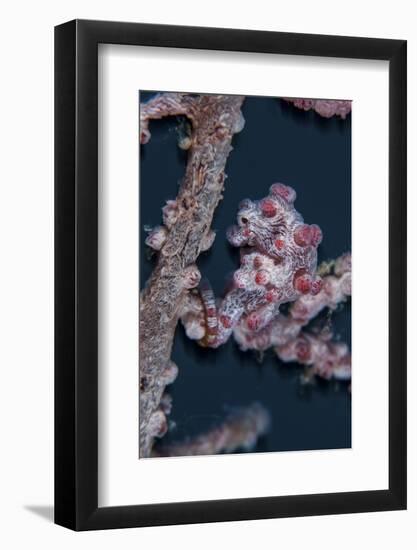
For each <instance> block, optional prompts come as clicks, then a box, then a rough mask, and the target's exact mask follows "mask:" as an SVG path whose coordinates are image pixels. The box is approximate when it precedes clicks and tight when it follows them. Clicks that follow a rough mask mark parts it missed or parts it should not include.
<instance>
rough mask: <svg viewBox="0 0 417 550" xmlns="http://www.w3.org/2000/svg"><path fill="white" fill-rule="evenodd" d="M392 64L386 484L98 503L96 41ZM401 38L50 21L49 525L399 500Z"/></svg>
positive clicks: (303, 510)
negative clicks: (141, 502)
mask: <svg viewBox="0 0 417 550" xmlns="http://www.w3.org/2000/svg"><path fill="white" fill-rule="evenodd" d="M106 43H107V44H109V43H111V44H124V45H145V46H160V47H175V48H195V49H204V50H230V51H240V52H259V53H270V54H290V55H303V56H306V55H308V56H321V57H339V58H354V59H374V60H387V61H388V62H389V404H388V406H389V488H388V489H387V490H376V491H358V492H347V493H346V492H345V493H334V494H306V495H296V496H273V497H262V498H244V499H231V500H217V501H200V502H181V503H169V504H152V505H137V506H118V507H98V498H97V494H98V468H97V464H98V447H97V434H98V409H97V404H98V393H97V388H98V350H97V335H98V329H97V326H98V316H97V307H98V291H97V275H98V250H97V248H98V151H97V146H98V132H97V128H98V109H97V105H98V61H97V60H98V45H99V44H106ZM406 48H407V43H406V41H404V40H386V39H374V38H356V37H341V36H322V35H310V34H292V33H280V32H264V31H261V32H260V31H247V30H236V29H215V28H197V27H180V26H165V25H148V24H142V23H118V22H106V21H85V20H74V21H70V22H68V23H64V24H62V25H59V26H57V27H56V28H55V523H57V524H59V525H62V526H65V527H68V528H70V529H74V530H77V531H78V530H91V529H108V528H124V527H140V526H152V525H169V524H183V523H200V522H215V521H236V520H249V519H261V518H279V517H289V516H309V515H323V514H341V513H352V512H371V511H383V510H402V509H405V508H406V492H407V484H406V454H407V453H406V408H407V405H406V136H407V132H406V113H407V107H406V55H407V54H406Z"/></svg>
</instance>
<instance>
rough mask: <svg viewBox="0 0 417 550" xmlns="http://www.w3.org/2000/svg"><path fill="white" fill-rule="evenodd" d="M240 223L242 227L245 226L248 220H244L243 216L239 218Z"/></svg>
mask: <svg viewBox="0 0 417 550" xmlns="http://www.w3.org/2000/svg"><path fill="white" fill-rule="evenodd" d="M240 221H241V222H242V223H243V225H246V224H247V223H248V221H249V220H248V218H245V217H244V216H243V217H242V218H240Z"/></svg>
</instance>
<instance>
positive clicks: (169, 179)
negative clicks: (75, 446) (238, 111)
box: [140, 92, 351, 452]
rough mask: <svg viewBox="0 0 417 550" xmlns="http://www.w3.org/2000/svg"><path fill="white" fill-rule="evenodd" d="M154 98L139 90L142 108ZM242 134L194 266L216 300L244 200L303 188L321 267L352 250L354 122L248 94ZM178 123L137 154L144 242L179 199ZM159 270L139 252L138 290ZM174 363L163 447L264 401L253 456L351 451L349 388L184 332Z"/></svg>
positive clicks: (341, 324) (336, 321) (344, 332)
mask: <svg viewBox="0 0 417 550" xmlns="http://www.w3.org/2000/svg"><path fill="white" fill-rule="evenodd" d="M152 95H154V94H153V93H152V92H142V93H141V94H140V99H141V101H146V100H147V99H149V98H150V97H152ZM243 114H244V117H245V121H246V124H245V128H244V129H243V131H242V132H241V133H240V134H238V135H236V136H235V137H234V140H233V147H234V150H233V151H232V153H231V154H230V156H229V159H228V162H227V166H226V173H227V175H228V178H227V180H226V186H225V193H224V200H223V201H222V202H221V203H220V204H219V206H218V208H217V210H216V213H215V216H214V220H213V228H214V229H215V230H216V232H217V237H216V240H215V243H214V245H213V247H212V248H211V250H210V251H209V252H207V253H204V254H202V255H201V256H200V258H199V260H198V266H199V268H200V271H201V273H202V274H203V276H205V277H207V278H208V279H209V281H210V282H211V284H212V286H213V289H214V291H215V293H216V295H217V296H220V295H221V294H222V292H223V290H224V287H225V283H226V279H227V277H228V276H229V275H230V274H231V273H232V272H233V271H234V270H236V269H237V267H238V265H239V259H238V253H237V251H236V250H235V249H232V248H231V247H230V246H229V245H228V243H227V241H226V237H225V233H226V229H227V228H228V227H229V226H230V225H232V224H233V223H234V222H235V216H236V210H237V205H238V203H239V202H240V201H241V200H242V199H243V198H247V197H248V198H251V199H259V198H261V197H263V196H265V195H267V194H268V189H269V186H270V185H271V184H272V183H274V182H282V183H285V184H288V185H291V186H292V187H294V189H295V190H296V191H297V201H296V208H297V210H299V211H300V212H301V214H302V215H303V216H304V219H305V221H306V223H317V224H318V225H320V227H321V229H322V231H323V234H324V239H323V242H322V244H321V245H320V247H319V261H322V260H326V259H331V258H336V257H337V256H339V255H340V254H341V253H343V252H345V251H348V250H350V249H351V116H350V115H349V117H348V118H347V120H344V121H343V120H340V119H338V118H331V119H324V118H322V117H320V116H319V115H317V114H316V113H314V112H304V111H300V110H298V109H296V108H294V107H293V106H291V105H288V104H286V103H285V102H284V101H282V100H279V99H275V98H263V97H249V98H247V99H246V100H245V103H244V105H243ZM179 126H181V119H179V118H169V119H163V120H161V121H154V122H152V123H151V126H150V129H151V132H152V138H151V140H150V142H149V143H148V144H147V145H146V146H143V147H141V150H140V158H141V163H140V216H141V227H140V242H141V243H142V244H143V242H144V240H145V238H146V232H145V230H144V227H145V226H155V225H158V224H160V223H161V207H162V206H163V204H164V203H165V201H166V200H167V199H173V198H175V196H176V195H177V190H178V186H179V184H180V182H181V178H182V176H183V174H184V170H185V166H186V161H187V153H186V152H184V151H182V150H180V149H179V147H178V146H177V140H178V127H179ZM152 267H153V261H152V259H149V254H148V251H147V250H146V247H145V246H142V248H141V252H140V286H141V288H143V286H144V285H145V283H146V280H147V279H148V277H149V275H150V273H151V271H152ZM332 323H333V327H334V330H335V332H336V335H337V337H338V338H340V339H341V340H343V341H347V342H348V343H349V345H350V338H351V311H350V304H347V305H346V306H344V307H343V308H342V309H341V310H340V311H338V312H336V313H335V314H333V315H332ZM173 360H174V361H175V362H176V364H177V365H178V366H179V369H180V370H179V376H178V378H177V380H176V381H175V383H174V384H173V385H172V386H171V387H170V393H171V395H172V397H173V410H172V414H171V416H170V420H171V429H170V432H169V433H168V434H167V436H165V438H164V441H168V440H180V439H183V438H185V437H186V436H189V435H194V434H197V433H200V432H201V431H203V430H205V429H207V428H209V427H210V426H213V425H215V424H216V423H218V422H220V421H221V419H222V418H224V417H225V415H226V414H227V413H228V411H232V410H234V409H235V408H237V407H241V406H245V405H249V404H250V403H252V402H253V401H259V402H261V403H262V404H263V405H264V406H265V407H266V408H267V409H268V410H269V411H270V413H271V416H272V426H271V429H270V432H269V433H268V434H267V435H266V436H265V437H263V438H262V439H261V440H260V441H259V444H258V445H257V447H256V449H255V451H258V452H259V451H260V452H265V451H288V450H307V449H326V448H346V447H350V446H351V397H350V394H349V393H348V391H347V385H346V384H343V383H336V382H325V381H321V380H316V381H315V383H314V384H312V385H308V386H306V385H303V384H301V382H300V377H301V374H302V372H303V368H302V367H301V366H300V365H297V364H284V363H281V362H280V361H279V360H278V359H277V358H276V356H274V354H273V353H272V352H267V353H266V355H265V357H264V358H263V360H262V361H260V360H259V358H258V357H257V356H256V354H255V353H254V352H245V353H243V352H241V351H239V349H238V348H237V346H236V344H235V343H234V342H233V340H232V339H231V340H230V341H229V342H228V343H227V344H225V345H223V346H222V347H220V348H219V349H217V350H210V349H203V348H200V347H199V346H198V345H196V343H195V342H192V341H190V340H189V339H187V338H186V336H185V334H184V331H183V329H182V327H181V326H178V329H177V333H176V338H175V344H174V350H173Z"/></svg>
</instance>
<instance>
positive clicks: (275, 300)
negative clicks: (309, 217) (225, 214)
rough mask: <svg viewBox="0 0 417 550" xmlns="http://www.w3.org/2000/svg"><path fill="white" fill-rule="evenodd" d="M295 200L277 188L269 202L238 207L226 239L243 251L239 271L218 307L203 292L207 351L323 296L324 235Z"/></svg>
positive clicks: (290, 192) (279, 185) (276, 185)
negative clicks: (284, 307) (238, 331)
mask: <svg viewBox="0 0 417 550" xmlns="http://www.w3.org/2000/svg"><path fill="white" fill-rule="evenodd" d="M295 198H296V193H295V191H294V189H292V188H291V187H288V186H286V185H284V184H282V183H274V184H273V185H272V186H271V188H270V194H269V195H268V196H267V197H265V198H263V199H261V200H259V201H252V200H249V199H246V200H244V201H242V202H241V204H240V205H239V211H238V214H237V225H235V226H233V227H231V228H230V229H229V231H228V233H227V237H228V240H229V242H230V244H232V245H233V246H236V247H240V248H241V249H242V252H241V264H240V268H239V269H238V270H237V271H236V272H235V274H234V277H233V285H232V288H231V290H230V291H229V292H228V293H227V294H226V296H225V297H224V299H223V300H222V302H221V303H220V304H219V305H217V304H216V302H215V300H214V296H213V295H212V292H211V289H210V288H209V287H208V286H207V285H205V286H203V288H202V289H201V297H202V300H203V302H204V304H205V314H206V334H205V337H204V338H203V341H202V343H203V345H206V346H208V347H214V348H215V347H218V346H220V345H221V344H223V343H224V342H225V341H226V340H227V339H228V338H229V336H230V334H231V333H232V332H233V330H234V328H235V327H236V326H237V325H238V324H242V323H243V324H245V325H246V326H247V328H248V329H249V330H250V331H253V332H257V331H260V330H261V329H262V328H264V327H265V326H267V325H268V323H269V322H270V321H271V320H272V319H273V318H274V317H276V316H277V315H278V313H279V307H280V305H281V304H283V303H286V302H292V301H294V300H296V299H297V298H298V297H299V296H301V295H306V294H312V295H315V294H317V293H318V292H319V291H320V289H321V286H322V281H321V278H320V277H318V276H317V275H316V268H317V246H318V245H319V244H320V242H321V240H322V233H321V230H320V228H319V227H318V226H317V225H306V224H305V223H304V220H303V218H302V216H301V214H300V213H299V212H297V210H296V209H295V208H294V204H293V203H294V201H295Z"/></svg>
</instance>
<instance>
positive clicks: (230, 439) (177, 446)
mask: <svg viewBox="0 0 417 550" xmlns="http://www.w3.org/2000/svg"><path fill="white" fill-rule="evenodd" d="M269 424H270V416H269V413H268V412H267V411H266V409H265V408H264V407H263V406H262V405H261V404H259V403H253V404H252V405H250V406H249V407H246V408H242V409H238V410H236V411H234V412H233V413H231V414H230V415H229V416H228V417H227V418H226V419H225V420H224V421H223V422H222V423H221V424H220V425H218V426H215V427H214V428H212V429H211V430H209V431H208V432H205V433H202V434H200V435H198V436H197V437H194V438H188V439H186V440H185V441H183V442H178V443H173V444H171V445H164V444H163V443H162V444H161V445H158V447H157V448H156V449H155V450H154V452H153V456H195V455H213V454H219V453H232V452H234V451H237V450H239V449H244V450H246V451H250V450H252V449H253V448H254V446H255V444H256V442H257V440H258V438H259V437H260V436H262V435H264V434H265V433H266V432H267V430H268V427H269Z"/></svg>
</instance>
